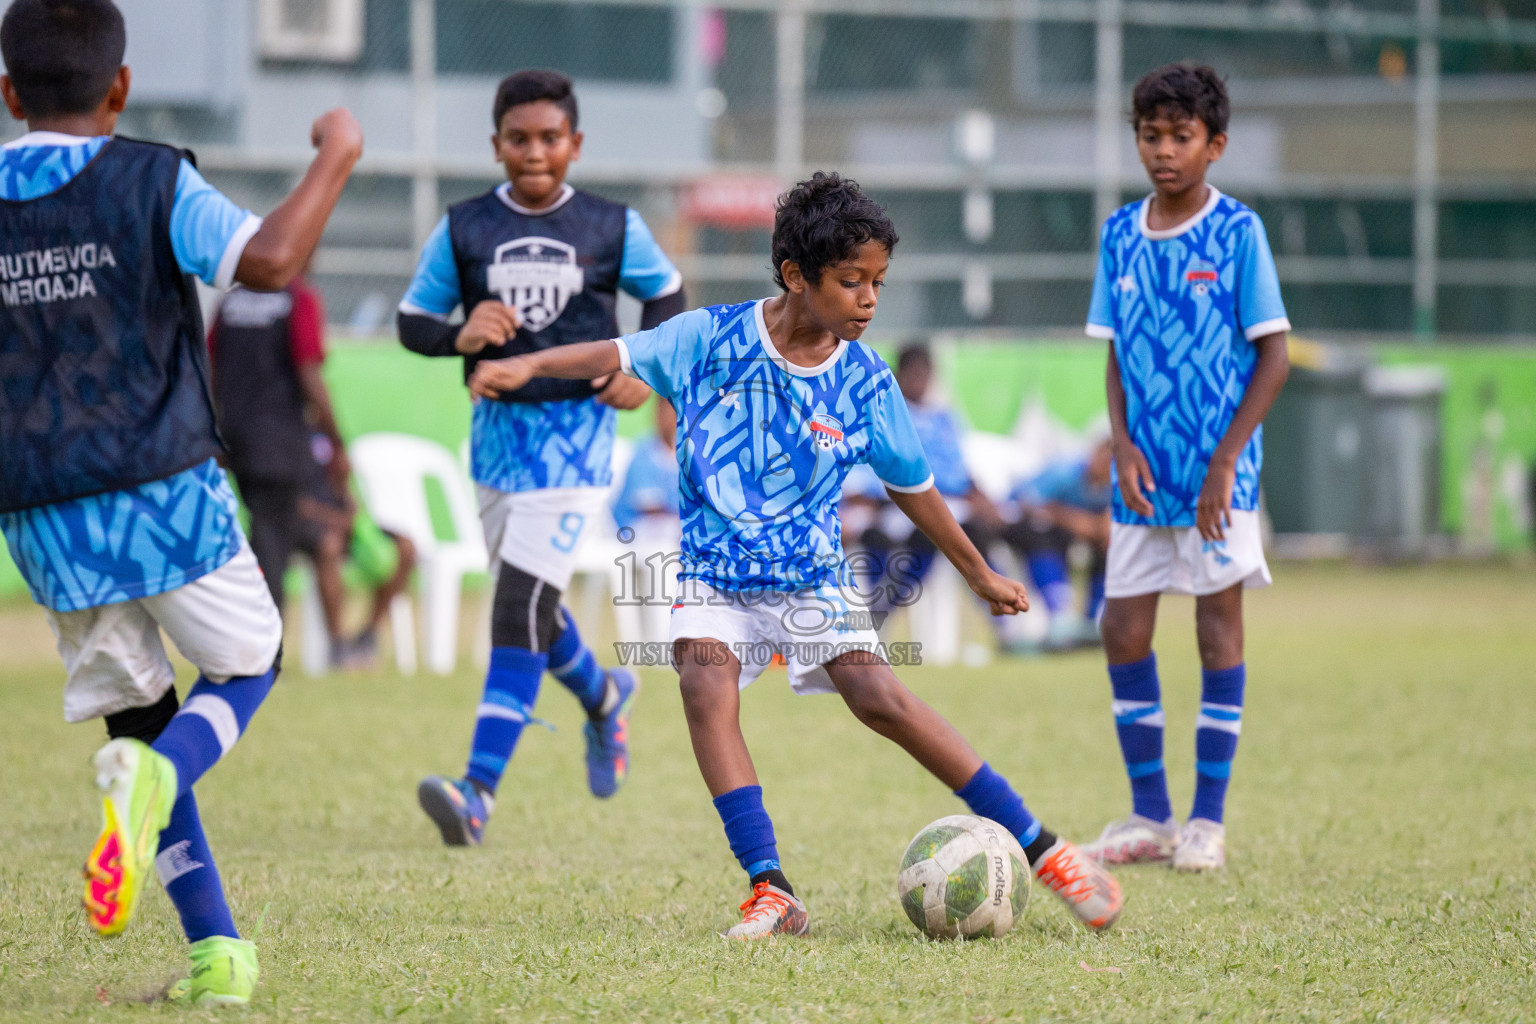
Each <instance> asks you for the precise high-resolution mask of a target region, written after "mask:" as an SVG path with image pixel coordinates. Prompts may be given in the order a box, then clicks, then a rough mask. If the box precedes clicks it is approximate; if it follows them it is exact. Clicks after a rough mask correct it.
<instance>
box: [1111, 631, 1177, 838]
mask: <svg viewBox="0 0 1536 1024" xmlns="http://www.w3.org/2000/svg"><path fill="white" fill-rule="evenodd" d="M1109 682H1110V686H1111V688H1112V689H1113V691H1114V709H1115V732H1117V733H1118V734H1119V735H1120V753H1121V754H1122V755H1123V756H1124V758H1125V771H1126V774H1127V775H1129V776H1130V777H1131V809H1132V810H1133V811H1134V812H1135V813H1136V814H1139V815H1141V816H1142V817H1143V818H1150V819H1152V820H1153V821H1167V820H1168V819H1169V818H1171V817H1173V805H1172V804H1171V803H1169V801H1168V773H1167V772H1166V771H1165V770H1164V769H1163V704H1162V691H1161V688H1160V687H1159V685H1158V681H1157V655H1155V654H1149V655H1147V656H1146V657H1145V658H1143V659H1141V660H1140V661H1133V662H1131V663H1130V664H1127V665H1111V666H1109Z"/></svg>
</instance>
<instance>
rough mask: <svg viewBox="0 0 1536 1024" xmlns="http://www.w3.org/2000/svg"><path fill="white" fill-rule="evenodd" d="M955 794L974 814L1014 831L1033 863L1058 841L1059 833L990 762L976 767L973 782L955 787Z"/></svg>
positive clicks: (972, 777) (1026, 855)
mask: <svg viewBox="0 0 1536 1024" xmlns="http://www.w3.org/2000/svg"><path fill="white" fill-rule="evenodd" d="M955 796H957V797H959V798H960V799H961V800H964V801H965V806H967V807H969V808H970V809H971V813H972V814H974V815H976V816H977V817H981V818H990V819H991V820H993V821H995V822H997V823H998V824H999V825H1001V826H1003V828H1005V829H1007V830H1008V831H1009V832H1012V833H1013V835H1014V838H1016V839H1018V841H1019V845H1020V846H1022V847H1024V856H1025V857H1027V858H1028V859H1029V863H1030V864H1031V865H1032V866H1033V865H1034V864H1035V862H1036V861H1038V860H1039V859H1040V858H1041V857H1042V856H1044V854H1045V853H1046V851H1048V850H1049V849H1050V848H1051V847H1052V846H1053V845H1055V843H1056V836H1054V835H1052V834H1051V833H1050V832H1047V831H1046V830H1045V829H1044V828H1042V827H1041V826H1040V822H1039V821H1037V820H1036V819H1035V816H1034V815H1033V814H1030V813H1029V808H1027V807H1025V806H1024V800H1023V798H1022V797H1020V796H1019V794H1018V793H1015V792H1014V790H1013V787H1012V786H1010V785H1009V784H1008V780H1007V779H1005V778H1003V777H1002V776H1001V775H999V774H998V773H997V772H995V771H993V769H992V766H991V765H989V764H983V765H982V766H981V767H980V768H978V769H976V774H975V775H972V776H971V781H969V782H967V783H966V784H965V785H963V786H961V787H960V788H959V789H957V790H955Z"/></svg>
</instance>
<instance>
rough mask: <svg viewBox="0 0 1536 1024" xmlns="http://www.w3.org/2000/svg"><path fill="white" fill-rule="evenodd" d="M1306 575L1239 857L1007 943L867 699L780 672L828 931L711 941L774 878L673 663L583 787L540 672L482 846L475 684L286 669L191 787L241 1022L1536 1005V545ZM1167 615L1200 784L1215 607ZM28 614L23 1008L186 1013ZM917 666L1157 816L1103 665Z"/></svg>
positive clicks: (1174, 764)
mask: <svg viewBox="0 0 1536 1024" xmlns="http://www.w3.org/2000/svg"><path fill="white" fill-rule="evenodd" d="M1278 575H1279V585H1278V586H1277V587H1276V588H1274V589H1273V590H1272V591H1268V592H1264V593H1260V594H1258V595H1255V596H1253V597H1252V598H1251V600H1250V603H1249V616H1248V623H1249V663H1250V665H1251V669H1250V673H1249V698H1248V713H1247V715H1246V722H1245V725H1246V728H1245V730H1244V733H1243V739H1242V745H1241V748H1240V751H1239V756H1238V760H1237V771H1236V772H1235V774H1234V780H1233V785H1232V792H1231V795H1230V798H1229V814H1228V824H1229V834H1230V836H1231V867H1230V869H1229V870H1228V872H1227V873H1226V874H1225V875H1222V876H1219V877H1182V876H1175V875H1174V874H1172V873H1171V872H1169V871H1166V870H1159V869H1150V868H1149V869H1140V870H1126V871H1123V872H1122V874H1121V879H1122V881H1123V882H1124V884H1125V888H1126V890H1127V893H1128V897H1129V901H1128V904H1127V907H1126V910H1125V913H1124V916H1123V917H1122V918H1121V921H1120V924H1119V926H1118V927H1117V928H1116V929H1115V930H1114V931H1113V932H1111V933H1110V934H1107V935H1103V936H1091V935H1088V934H1085V933H1084V932H1083V931H1081V930H1080V929H1078V928H1076V927H1074V926H1073V925H1071V924H1070V923H1069V921H1068V918H1067V915H1066V914H1065V913H1064V912H1063V911H1062V909H1061V908H1060V907H1059V906H1057V905H1056V903H1055V901H1054V899H1053V898H1052V897H1050V896H1049V895H1047V894H1044V893H1042V892H1041V891H1040V890H1038V889H1037V891H1036V892H1035V894H1034V898H1033V899H1032V901H1031V905H1030V908H1029V911H1028V914H1027V916H1026V920H1025V921H1024V922H1023V923H1022V924H1021V926H1020V927H1018V928H1016V929H1015V930H1014V932H1013V933H1012V934H1010V935H1008V936H1007V937H1006V938H1004V939H1002V940H999V941H981V942H975V943H968V944H955V943H929V942H925V941H923V940H921V939H920V938H919V937H918V935H917V933H916V932H915V930H914V929H913V928H912V927H911V925H910V924H909V923H908V922H907V920H906V919H905V917H904V916H903V914H902V912H901V908H900V906H899V905H898V903H897V901H896V897H895V867H896V863H897V861H898V859H899V858H900V856H901V853H902V850H903V849H904V847H905V845H906V842H907V840H908V839H909V838H910V837H911V836H912V834H913V833H915V832H916V831H917V830H918V829H919V828H920V827H921V826H922V825H924V824H925V823H927V822H928V821H930V820H931V819H933V818H936V817H939V816H940V815H943V814H948V813H954V812H957V811H959V810H960V809H961V806H960V804H959V803H958V801H956V800H955V799H954V798H953V797H951V796H950V795H949V794H948V793H946V792H944V790H943V789H942V787H940V786H939V785H938V784H937V783H935V782H933V781H932V780H931V779H929V778H927V777H926V776H925V775H924V774H923V773H922V771H921V770H920V769H918V768H917V767H916V766H915V765H914V764H912V763H911V762H909V761H908V760H907V759H906V758H905V756H904V755H903V754H901V752H900V751H898V750H897V749H895V748H894V747H890V746H888V745H886V744H885V743H884V742H883V741H881V740H879V739H878V738H877V737H875V736H873V735H872V734H868V733H865V732H864V731H862V729H861V727H860V726H858V725H857V723H856V722H854V720H853V719H852V717H851V716H849V715H848V714H847V713H846V711H845V710H844V709H843V708H842V707H841V705H840V704H839V703H837V702H836V700H835V698H828V697H816V698H803V699H802V698H795V697H793V696H791V695H790V694H789V692H788V689H787V687H786V686H785V685H784V682H783V676H782V675H777V674H772V673H770V674H769V675H767V676H765V677H764V679H763V680H761V681H760V682H758V683H757V684H756V685H755V686H753V688H752V689H751V690H749V691H748V693H747V695H746V698H745V709H746V711H747V714H748V716H749V718H748V721H747V732H748V739H749V741H750V742H751V743H752V745H753V749H754V752H755V755H756V758H757V764H758V768H759V771H760V773H761V775H762V778H763V782H764V787H765V790H766V798H767V805H768V809H769V811H770V812H771V813H772V814H773V815H774V818H775V822H776V825H777V829H778V834H779V840H780V849H781V851H782V853H783V855H784V860H785V867H786V869H787V871H788V873H789V876H790V878H791V879H792V880H793V881H794V882H795V884H796V887H797V889H798V890H799V892H800V893H801V895H803V896H804V897H805V898H806V901H807V903H808V904H809V906H810V910H811V914H812V921H813V933H812V935H811V937H809V938H807V939H801V940H788V941H785V940H776V941H772V942H769V943H766V944H761V945H754V946H745V945H736V944H728V943H726V942H724V941H722V940H721V939H719V938H717V937H716V933H717V932H719V931H722V930H723V929H725V928H726V927H727V926H728V925H729V924H731V923H732V921H733V920H734V916H735V905H736V902H737V901H738V900H740V899H741V898H742V896H743V895H744V884H743V879H742V877H741V875H740V871H739V870H738V869H737V867H736V865H735V862H734V861H733V860H732V859H731V857H730V854H729V851H728V850H727V848H726V846H725V841H724V837H723V834H722V832H721V829H720V823H719V821H718V819H717V818H716V816H715V814H714V811H713V809H712V807H711V806H710V803H709V799H708V796H707V794H706V793H705V790H704V787H703V784H702V783H701V782H700V780H699V778H698V775H697V772H696V770H695V768H694V766H693V762H692V757H691V755H690V752H689V747H688V742H687V736H686V732H685V729H684V725H683V721H682V715H681V710H680V707H679V702H678V698H677V693H676V687H675V686H674V685H673V680H672V677H671V676H670V675H669V674H665V673H661V672H653V673H651V674H650V675H648V676H647V678H646V683H647V689H646V692H645V694H644V695H643V697H642V700H641V703H640V705H639V710H638V712H637V715H636V720H635V724H634V729H633V733H634V749H635V766H634V774H633V775H632V778H631V782H630V783H629V785H628V787H627V788H626V789H625V790H624V791H622V792H621V793H620V794H619V796H618V797H617V798H615V799H614V800H613V801H612V802H610V803H607V804H599V803H598V802H597V801H594V800H593V799H591V798H590V797H589V796H588V795H587V794H586V790H585V785H584V781H583V775H582V769H581V760H580V758H581V740H580V732H579V721H578V717H577V714H576V709H575V706H574V702H572V701H571V700H570V699H569V698H568V697H567V696H566V695H565V694H564V692H563V691H561V690H560V689H559V688H558V687H557V686H555V685H554V684H552V683H546V688H545V691H544V694H545V696H544V699H543V701H542V702H541V704H540V709H539V710H540V713H541V714H543V715H545V716H546V717H548V718H550V719H552V720H553V721H555V722H556V723H557V724H558V726H559V731H558V732H556V733H548V732H545V731H543V730H539V729H531V730H529V732H528V733H527V734H525V740H524V742H523V744H522V747H521V749H520V750H519V752H518V755H517V758H516V760H515V761H514V763H513V767H512V769H511V771H510V772H509V775H508V779H507V781H506V783H505V784H504V786H503V789H502V796H501V799H500V804H499V806H498V808H497V813H496V818H495V819H494V821H493V822H492V824H491V827H490V829H489V831H488V835H487V842H486V845H485V846H484V847H483V848H481V849H478V850H448V849H444V848H443V847H442V846H441V844H440V842H439V840H438V838H437V833H436V831H435V830H434V829H433V828H432V827H431V826H430V825H429V824H428V823H427V822H426V821H425V819H424V818H423V817H422V815H421V814H420V812H419V811H418V810H417V809H416V806H415V797H414V790H415V783H416V780H417V779H418V778H419V777H420V776H421V775H422V774H424V773H427V772H432V771H456V770H458V769H459V767H460V766H461V765H462V761H463V755H464V750H465V746H466V744H467V740H468V733H469V728H470V715H471V714H472V710H473V706H474V703H475V701H476V699H477V696H478V688H479V684H478V681H477V679H476V678H475V677H474V674H473V673H471V672H469V671H464V672H461V673H460V674H459V675H458V676H456V677H454V678H452V679H449V680H439V679H436V678H432V677H428V676H422V677H417V678H414V679H399V678H395V677H392V676H388V675H384V676H373V677H347V678H333V679H325V680H318V681H311V680H306V679H304V678H302V677H301V676H299V675H297V674H293V675H290V676H288V677H286V678H285V679H284V681H283V682H282V683H281V684H280V686H279V689H278V690H277V691H275V692H274V695H273V697H272V698H271V700H270V701H269V702H268V703H267V705H266V707H265V708H264V709H263V710H262V712H261V713H260V714H259V715H258V717H257V718H256V720H255V723H254V724H253V726H252V727H251V730H250V732H249V734H248V735H247V736H246V738H245V739H244V740H243V741H242V742H241V744H240V746H239V747H238V748H237V749H236V750H235V752H234V753H233V754H232V755H231V756H230V757H229V758H228V759H227V760H226V761H225V762H224V763H223V764H221V765H220V766H219V767H218V768H216V769H215V770H214V772H213V773H212V774H211V775H210V776H209V778H208V779H207V780H206V781H205V782H204V783H202V784H201V785H200V786H199V788H198V793H199V796H200V798H201V802H202V808H203V818H204V821H205V823H206V824H207V826H208V829H209V832H210V835H211V837H212V841H213V846H214V850H215V852H216V853H217V854H218V856H219V857H220V867H221V869H222V871H223V873H224V877H225V880H226V883H227V885H228V887H229V890H230V893H231V899H232V902H233V903H234V906H235V911H236V919H237V920H238V921H239V923H240V925H241V927H242V928H243V929H244V930H245V933H246V935H247V936H248V937H249V936H254V937H255V938H256V940H257V942H258V944H259V946H260V949H261V957H262V968H263V975H262V980H261V984H260V987H259V988H258V991H257V998H256V1001H255V1005H254V1006H253V1008H252V1010H251V1011H250V1012H249V1014H248V1015H245V1016H240V1017H239V1019H241V1020H246V1019H249V1020H269V1019H270V1020H285V1021H291V1020H359V1019H374V1018H399V1019H402V1020H416V1021H445V1020H447V1021H458V1020H464V1021H469V1020H476V1021H481V1020H485V1021H491V1020H540V1021H546V1020H551V1021H563V1020H604V1021H607V1020H621V1021H631V1020H645V1021H653V1020H654V1021H661V1020H666V1021H695V1020H710V1021H733V1022H734V1021H824V1020H856V1021H913V1020H944V1021H961V1022H975V1024H982V1022H988V1021H993V1020H999V1021H1000V1020H1025V1021H1034V1020H1112V1021H1133V1020H1134V1021H1157V1020H1170V1021H1174V1020H1177V1021H1184V1020H1196V1019H1209V1020H1240V1021H1252V1020H1344V1021H1347V1020H1364V1019H1369V1020H1378V1019H1385V1020H1407V1021H1434V1020H1488V1021H1514V1020H1533V1019H1536V855H1533V851H1536V686H1533V668H1536V629H1533V627H1536V586H1533V584H1532V579H1531V574H1530V572H1529V570H1525V569H1517V568H1473V567H1459V566H1456V567H1437V568H1429V569H1402V570H1369V571H1368V570H1361V569H1354V568H1344V567H1320V568H1295V567H1282V568H1281V571H1280V572H1279V574H1278ZM1164 612H1165V614H1164V619H1163V625H1162V631H1161V634H1160V643H1159V654H1160V658H1161V663H1162V669H1163V680H1164V693H1165V696H1164V702H1165V705H1166V706H1167V708H1168V711H1169V719H1170V729H1169V735H1168V762H1169V767H1170V774H1171V777H1172V779H1173V787H1174V797H1175V807H1176V808H1179V809H1183V808H1187V806H1188V800H1189V794H1190V790H1191V786H1192V771H1193V769H1192V761H1193V738H1192V730H1193V719H1194V714H1195V707H1196V703H1197V700H1198V668H1197V664H1196V661H1195V655H1194V645H1193V636H1192V633H1193V627H1192V605H1191V603H1190V602H1188V601H1179V600H1173V601H1169V602H1167V603H1166V604H1165V606H1164ZM32 614H35V613H31V612H22V611H20V610H16V611H7V612H6V613H5V615H6V616H8V617H9V618H10V619H11V620H13V621H12V624H11V625H10V626H8V627H7V629H8V632H6V631H4V630H0V640H4V641H5V643H6V645H7V646H8V647H11V648H12V649H14V650H16V651H21V650H23V649H24V648H25V649H27V650H30V651H31V652H33V653H32V654H30V655H27V656H26V657H25V658H20V659H19V657H13V656H7V658H6V662H5V664H4V667H3V668H0V765H3V773H4V774H3V794H4V799H3V800H0V1019H4V1020H44V1019H47V1020H53V1019H57V1018H68V1019H79V1020H104V1021H105V1020H112V1021H116V1020H141V1019H149V1018H151V1017H153V1018H156V1019H159V1018H162V1017H166V1016H180V1015H182V1011H178V1010H175V1009H173V1008H170V1007H167V1006H164V1005H159V1006H147V1005H142V1000H143V998H144V997H145V996H146V995H147V994H150V993H153V992H154V991H155V990H156V989H157V988H159V987H160V986H162V985H163V984H164V983H166V982H167V981H169V980H171V979H172V978H173V977H175V976H176V973H177V972H178V970H179V969H180V967H181V965H182V963H183V962H184V960H183V951H182V945H181V937H180V932H179V930H178V928H177V925H176V920H175V915H174V912H173V910H172V909H171V907H170V904H169V902H168V901H167V900H166V899H165V897H164V895H163V894H162V893H160V892H158V891H156V892H153V893H152V894H151V895H150V896H149V898H148V899H147V901H146V904H145V908H144V911H143V912H142V917H141V918H140V919H138V920H137V921H136V923H135V925H134V926H133V927H132V928H131V929H130V930H129V932H128V933H127V934H126V935H125V936H123V937H122V938H120V939H118V940H115V941H111V942H103V941H100V940H98V939H96V938H95V937H94V936H93V935H92V934H90V933H89V931H88V929H87V927H86V925H85V922H84V920H83V918H82V916H81V915H80V913H79V912H78V909H77V901H78V886H77V883H76V881H75V876H74V869H75V866H76V865H77V864H78V863H79V862H80V861H81V860H82V859H83V857H84V855H85V853H86V851H87V849H88V847H89V846H90V843H91V841H92V839H93V837H94V834H95V829H96V827H97V815H98V813H99V811H98V809H97V804H96V802H95V800H94V798H93V791H92V789H91V787H90V782H89V772H88V769H87V764H86V762H87V758H88V756H89V754H90V753H91V751H92V750H93V749H94V748H95V747H96V746H97V745H98V744H99V743H100V741H101V739H102V735H103V733H102V730H101V728H100V726H99V725H95V724H93V725H89V726H66V725H65V724H64V723H63V722H62V720H61V717H60V712H59V696H58V685H59V672H58V670H57V669H56V668H54V667H53V666H52V665H50V664H49V663H48V662H46V661H41V660H39V659H38V656H37V651H39V650H40V649H43V648H45V645H40V644H37V643H35V642H34V643H32V644H31V646H30V647H28V646H27V644H24V643H22V642H21V641H20V640H19V639H17V637H18V636H20V634H21V633H22V632H24V630H23V629H22V628H21V627H18V626H16V625H15V623H14V620H16V619H17V617H18V616H21V615H32ZM38 618H39V620H40V616H38ZM28 621H30V620H28ZM18 660H23V661H25V662H26V663H25V664H18ZM907 678H908V680H909V682H910V683H911V684H912V685H913V687H914V688H915V689H917V690H918V691H919V692H920V693H921V694H922V695H923V696H925V697H926V698H928V699H929V700H930V701H932V702H933V703H934V704H935V705H936V706H937V707H938V708H939V709H940V710H941V711H942V712H944V713H945V714H947V715H948V716H949V717H950V718H951V719H952V720H954V721H955V722H956V724H957V725H959V727H960V728H961V730H962V731H963V732H964V733H966V734H967V735H968V736H969V737H970V738H971V739H972V741H973V742H974V743H975V744H976V746H977V747H978V748H980V749H981V750H982V751H983V753H984V754H986V755H987V756H988V757H989V759H990V760H991V762H992V763H993V765H994V766H996V767H997V768H999V769H1000V770H1002V771H1004V772H1005V773H1007V774H1008V775H1009V776H1011V778H1012V779H1013V780H1014V781H1015V782H1016V783H1017V784H1018V785H1019V787H1020V789H1021V790H1022V791H1023V793H1024V795H1025V798H1026V800H1027V801H1028V802H1029V803H1030V805H1031V806H1032V808H1033V809H1034V810H1035V811H1036V812H1037V813H1038V814H1039V815H1040V816H1041V817H1042V818H1043V819H1044V820H1045V821H1046V822H1047V823H1048V824H1050V825H1051V826H1052V827H1054V828H1056V829H1058V830H1060V831H1063V832H1065V833H1067V834H1069V835H1072V836H1075V837H1080V838H1091V837H1092V836H1093V835H1095V834H1097V831H1098V829H1099V827H1100V826H1101V825H1102V824H1103V823H1104V821H1105V820H1106V819H1108V818H1109V817H1111V816H1114V815H1117V814H1120V813H1123V812H1124V809H1125V804H1126V784H1125V780H1124V778H1123V774H1122V769H1121V766H1120V762H1119V755H1118V751H1117V749H1116V747H1115V741H1114V733H1113V729H1112V724H1111V721H1110V717H1109V708H1108V704H1109V692H1108V683H1107V682H1106V680H1105V677H1104V671H1103V666H1102V664H1101V660H1100V657H1099V656H1098V655H1096V654H1092V653H1089V654H1083V655H1074V656H1071V657H1066V658H1061V659H1058V660H1034V661H1008V662H998V663H995V664H994V665H992V666H991V667H988V668H985V669H954V670H942V671H941V670H936V669H920V670H911V671H910V672H909V673H908V674H907ZM1085 965H1086V967H1087V968H1088V969H1087V970H1085V969H1084V967H1085ZM1107 969H1112V970H1107Z"/></svg>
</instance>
